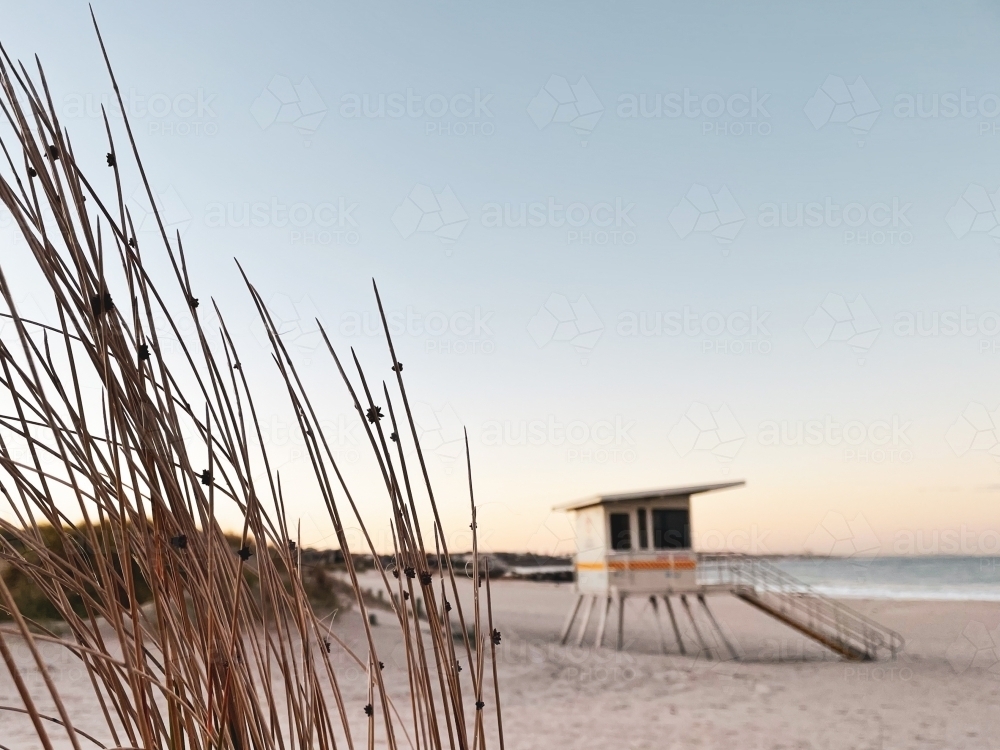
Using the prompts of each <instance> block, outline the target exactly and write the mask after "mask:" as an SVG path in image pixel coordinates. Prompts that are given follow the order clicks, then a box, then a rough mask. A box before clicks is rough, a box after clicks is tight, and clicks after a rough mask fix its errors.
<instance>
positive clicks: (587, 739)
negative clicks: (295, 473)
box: [0, 573, 1000, 750]
mask: <svg viewBox="0 0 1000 750" xmlns="http://www.w3.org/2000/svg"><path fill="white" fill-rule="evenodd" d="M365 580H366V585H367V584H368V583H370V584H371V585H372V586H374V582H375V579H374V578H373V577H372V576H371V574H370V573H369V574H366V576H365ZM462 584H463V591H462V598H463V606H464V607H469V606H470V605H471V585H470V584H469V582H468V581H463V582H462ZM492 588H493V607H494V620H495V625H496V627H498V628H499V629H500V630H501V632H502V634H503V641H502V643H501V646H500V648H499V652H498V661H499V676H500V690H501V698H502V705H503V716H504V739H505V744H506V747H507V748H510V749H511V750H522V749H524V750H527V749H529V748H530V749H532V750H534V749H536V748H537V749H539V750H540V749H543V748H580V749H581V750H582V749H588V750H589V749H590V748H593V749H595V750H597V749H598V748H601V749H603V748H629V749H632V748H635V749H638V748H658V749H659V748H674V747H677V748H680V747H697V748H721V749H724V750H735V749H736V748H739V750H747V749H749V748H776V749H777V748H824V749H825V748H851V749H852V750H856V749H858V748H947V749H948V750H959V749H964V748H977V749H981V750H986V749H988V748H989V749H992V748H1000V711H998V707H1000V663H998V661H997V659H998V657H1000V637H998V636H1000V630H997V628H998V624H1000V605H998V604H997V603H991V602H975V601H948V602H935V601H862V600H851V601H849V602H848V604H849V605H850V606H852V607H854V608H856V609H857V610H859V611H860V612H862V613H864V614H866V615H868V616H870V617H872V618H874V619H876V620H877V621H879V622H881V623H883V624H885V625H886V626H888V627H891V628H894V629H895V630H898V631H899V632H900V633H901V634H902V635H903V636H904V637H905V638H906V647H905V650H904V651H903V653H902V654H900V656H899V657H898V658H897V659H896V660H895V661H890V660H888V659H885V660H882V661H878V662H871V663H861V664H859V663H849V662H845V661H842V660H841V659H839V658H837V657H835V656H833V655H832V654H830V653H829V652H827V651H825V650H824V649H823V648H821V647H819V646H818V645H816V644H814V643H812V642H811V641H808V640H806V639H805V638H803V637H802V636H800V635H798V634H797V633H796V632H794V631H792V630H790V629H789V628H787V627H785V626H783V625H781V624H780V623H778V622H776V621H774V620H772V619H770V618H768V617H767V616H765V615H763V614H762V613H760V612H758V611H756V610H754V609H753V608H751V607H750V606H749V605H747V604H745V603H743V602H741V601H738V600H736V599H735V598H732V597H729V596H715V597H710V598H709V604H710V606H711V607H712V609H713V611H714V613H715V615H716V617H717V618H718V620H719V621H720V624H721V625H722V627H723V629H724V631H725V632H726V633H727V635H728V636H729V638H730V640H731V641H733V643H734V645H735V646H736V647H737V649H738V650H739V652H740V653H741V658H740V659H739V660H725V661H721V660H708V659H705V658H694V657H691V656H681V655H679V654H677V653H670V654H667V655H663V654H661V653H659V648H660V647H659V640H658V636H657V629H656V625H655V621H654V620H653V617H652V612H651V608H650V606H649V604H648V602H642V601H638V600H632V601H629V602H628V604H627V608H626V617H625V641H626V645H627V649H626V650H625V651H623V652H620V653H618V652H615V651H614V650H613V649H611V648H607V647H605V648H603V649H594V648H592V647H583V648H576V647H573V646H560V645H559V644H558V634H559V630H560V628H561V625H562V622H563V619H564V617H565V614H566V611H567V609H568V607H569V606H570V603H571V602H572V601H573V596H574V594H573V587H572V584H551V583H532V582H523V581H507V580H500V581H494V582H493V583H492ZM483 591H484V593H485V590H483ZM376 616H377V618H378V619H379V622H380V624H379V626H378V627H376V628H375V633H376V638H377V641H378V648H379V652H380V653H379V656H380V658H381V659H382V660H383V661H384V662H385V664H386V668H385V672H384V674H385V675H386V678H387V680H388V681H389V682H390V683H391V684H392V685H394V687H393V690H392V692H393V695H394V696H395V700H396V701H397V705H398V706H399V710H400V712H401V713H403V714H404V716H406V715H408V712H407V711H406V702H405V700H404V695H405V694H404V693H403V692H402V687H403V682H405V669H404V668H403V664H404V662H403V661H402V659H401V653H402V650H401V646H400V644H399V636H398V635H397V630H396V628H395V627H394V626H393V625H392V623H391V622H390V621H389V616H390V615H389V613H388V612H387V611H380V612H377V613H376ZM596 619H597V618H596V616H595V617H593V618H592V621H591V627H590V631H589V634H588V638H587V643H592V642H593V635H594V631H595V629H596V628H595V625H596ZM611 619H612V624H611V625H609V634H608V635H609V636H610V637H608V638H606V641H605V643H606V644H613V643H614V636H615V628H614V626H613V620H614V618H611ZM334 622H335V625H334V632H335V633H336V634H337V635H338V637H339V638H341V639H343V640H344V641H345V642H347V643H348V644H351V645H352V646H354V647H361V646H362V644H363V629H362V626H361V621H360V618H359V617H358V616H357V614H356V612H353V611H352V612H347V613H338V615H337V616H336V617H335V618H334ZM578 622H579V620H578ZM683 622H684V618H682V623H683ZM689 627H690V626H685V632H686V634H687V637H686V642H687V643H688V644H689V646H690V647H693V645H694V643H695V640H694V636H693V633H691V632H690V630H689ZM484 629H485V624H484ZM988 631H995V632H994V633H993V636H992V637H993V638H994V639H995V641H996V643H995V645H994V644H991V642H990V640H989V638H990V636H989V634H988ZM983 634H986V640H985V641H983V640H982V638H983ZM574 635H575V631H574ZM667 635H668V638H669V632H668V633H667ZM706 635H707V633H706ZM571 640H572V639H571ZM669 643H670V648H671V650H672V651H675V652H676V645H675V644H674V643H673V640H672V638H670V641H669ZM12 645H14V646H15V649H16V653H17V654H18V658H19V659H20V660H21V664H23V665H28V664H29V659H28V656H27V654H26V652H25V650H24V649H23V647H22V646H20V645H17V644H16V643H14V639H12ZM456 647H457V648H459V649H460V650H463V649H464V646H461V644H459V643H458V642H456ZM994 648H995V649H996V650H994ZM45 653H46V658H47V659H48V660H49V661H50V663H51V664H52V666H53V668H54V673H55V676H56V679H57V684H58V685H59V687H60V689H61V690H62V691H63V695H64V699H65V700H66V702H67V704H68V706H69V707H70V710H71V711H72V712H73V715H74V717H79V721H78V724H79V725H80V728H82V729H84V730H87V731H94V730H98V731H99V729H100V726H101V723H100V721H98V720H97V716H95V715H94V713H93V708H94V703H93V700H92V698H90V697H89V695H88V691H89V685H88V684H87V683H86V681H85V678H84V677H83V675H82V673H80V671H79V669H78V668H77V667H75V666H74V665H73V663H72V659H71V658H67V657H65V655H63V656H60V655H59V651H58V649H57V648H56V647H53V646H48V647H46V649H45ZM359 653H363V648H359ZM334 661H335V667H336V669H337V670H338V675H339V680H340V682H341V688H342V690H343V692H344V694H345V697H346V699H347V701H348V706H349V707H348V711H349V712H350V713H354V712H356V713H357V715H358V717H359V718H360V717H362V711H363V708H362V707H363V705H364V703H365V702H366V696H365V679H364V675H363V673H362V671H361V670H360V669H358V668H357V667H356V666H355V665H354V664H353V662H352V661H351V660H350V659H349V658H348V657H346V656H345V655H344V654H343V653H342V652H341V651H339V650H338V649H337V648H336V647H335V648H334ZM463 661H464V659H463ZM0 674H2V675H3V677H2V678H0V703H2V704H4V705H20V700H19V699H18V697H17V695H16V693H15V691H14V689H13V685H12V684H11V682H10V679H9V677H8V676H7V675H6V673H5V671H3V670H0ZM25 674H26V677H27V678H28V680H29V683H30V684H31V685H32V690H33V692H34V693H35V694H37V695H38V696H39V702H40V704H41V705H43V706H46V705H49V704H50V701H48V700H46V699H45V697H44V695H45V693H44V687H43V686H42V684H41V682H40V680H39V679H38V678H37V674H34V673H33V670H31V669H30V668H29V669H27V670H25ZM466 674H467V672H466ZM487 681H488V680H487ZM466 685H467V687H468V683H466ZM484 692H485V694H486V695H485V698H484V700H485V701H486V703H487V707H486V709H485V716H486V719H487V725H488V726H489V727H490V730H491V731H492V729H493V727H494V725H495V708H494V704H493V699H492V690H491V689H486V690H485V691H484ZM473 700H474V699H473V698H471V697H470V698H469V703H470V704H471V703H472V701H473ZM0 726H2V727H4V729H3V730H2V731H0V745H3V746H6V747H10V748H18V749H20V748H35V747H37V746H38V744H37V740H36V739H34V735H33V733H32V731H31V728H30V725H29V723H28V722H27V720H26V719H24V720H22V719H21V718H17V717H12V716H11V715H9V714H8V715H5V716H2V717H0ZM362 726H363V721H360V720H359V721H358V722H357V729H356V730H355V731H356V732H360V731H361V730H362ZM53 729H54V730H58V727H53ZM411 729H412V727H411ZM53 734H54V736H58V731H56V732H54V733H53ZM99 736H100V737H101V738H102V739H103V733H102V734H100V735H99ZM490 736H491V735H490V734H489V732H488V733H487V737H488V738H489V737H490ZM493 736H495V734H494V735H493ZM355 740H356V742H357V740H358V737H356V738H355ZM400 743H401V746H405V744H406V741H405V738H403V737H401V738H400ZM489 744H490V746H491V747H496V746H497V745H496V742H495V741H492V742H490V743H489ZM361 745H362V746H363V742H362V743H361ZM58 746H59V747H68V744H64V743H62V742H60V743H58ZM83 746H84V747H85V746H87V743H83Z"/></svg>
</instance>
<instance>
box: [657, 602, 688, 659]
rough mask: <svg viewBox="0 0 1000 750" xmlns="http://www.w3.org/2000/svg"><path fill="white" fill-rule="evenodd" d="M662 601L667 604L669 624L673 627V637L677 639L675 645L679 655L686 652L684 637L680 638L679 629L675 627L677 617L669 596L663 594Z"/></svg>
mask: <svg viewBox="0 0 1000 750" xmlns="http://www.w3.org/2000/svg"><path fill="white" fill-rule="evenodd" d="M663 601H664V602H665V603H666V605H667V614H669V615H670V624H671V625H672V626H673V628H674V638H676V639H677V647H678V648H679V649H680V651H681V655H685V654H687V649H685V648H684V639H683V638H681V629H680V628H679V627H677V618H676V617H674V606H673V605H672V604H671V603H670V597H669V596H664V597H663Z"/></svg>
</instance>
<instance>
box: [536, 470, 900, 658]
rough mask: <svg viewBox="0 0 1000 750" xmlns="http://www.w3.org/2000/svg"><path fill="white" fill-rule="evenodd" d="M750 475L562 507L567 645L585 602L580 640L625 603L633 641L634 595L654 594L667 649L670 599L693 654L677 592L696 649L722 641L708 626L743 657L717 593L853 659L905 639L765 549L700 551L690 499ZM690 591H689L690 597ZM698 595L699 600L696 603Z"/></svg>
mask: <svg viewBox="0 0 1000 750" xmlns="http://www.w3.org/2000/svg"><path fill="white" fill-rule="evenodd" d="M744 484H745V482H744V481H742V480H740V481H733V482H721V483H717V484H703V485H694V486H687V487H670V488H665V489H658V490H649V491H646V492H630V493H624V494H616V495H594V496H592V497H589V498H586V499H584V500H578V501H575V502H571V503H566V504H564V505H558V506H556V507H555V508H554V510H563V511H568V512H570V513H572V514H573V516H574V518H573V524H574V527H575V530H576V545H577V549H576V559H575V564H574V567H575V572H576V591H577V596H576V598H575V600H574V602H573V605H572V606H571V608H570V611H569V614H568V615H567V617H566V622H565V624H564V625H563V629H562V633H561V635H560V641H561V643H563V644H565V643H566V641H567V640H568V638H569V636H570V632H571V630H572V628H573V623H574V621H575V620H576V618H577V615H578V614H579V612H580V608H581V606H584V610H583V619H582V621H581V623H580V626H579V630H578V631H577V635H576V639H575V644H576V645H577V646H580V645H582V644H583V640H584V637H585V636H586V634H587V626H588V624H589V622H590V618H591V616H592V614H593V610H594V607H595V605H597V606H598V607H599V619H598V625H597V635H596V638H595V645H596V646H597V647H598V648H600V647H601V646H602V645H603V643H604V634H605V630H606V628H607V622H608V614H609V612H610V610H611V607H612V605H613V604H617V610H618V611H617V615H618V617H617V620H618V623H617V624H618V627H617V648H618V649H619V650H621V649H622V648H623V645H624V630H625V621H624V620H625V599H626V598H628V597H643V598H648V600H649V602H650V603H651V604H652V607H653V614H654V618H655V620H656V624H657V628H658V629H659V636H660V643H661V647H662V649H663V651H664V653H666V652H667V651H668V647H667V639H666V638H665V636H664V629H663V627H662V621H661V617H660V610H659V606H658V601H659V600H661V599H662V601H663V604H664V609H665V611H666V613H667V615H668V617H669V621H670V625H671V630H672V631H673V635H674V638H675V641H676V644H677V650H678V651H679V652H680V653H681V654H686V653H687V652H688V648H687V647H686V646H685V643H684V639H683V638H682V635H681V627H680V625H679V623H678V614H677V611H676V610H675V607H674V604H673V601H672V599H671V597H677V598H678V600H679V603H680V609H681V610H682V611H683V614H684V615H686V617H687V620H688V622H689V623H690V626H691V628H690V630H689V638H690V633H693V634H694V640H695V641H696V651H697V653H699V654H703V655H704V656H706V657H707V658H713V648H712V647H711V646H710V645H709V643H708V640H707V639H706V637H705V636H706V634H705V632H703V631H704V630H705V629H706V628H710V629H711V630H712V631H714V633H715V637H714V638H710V639H711V640H713V641H715V642H716V643H717V644H722V645H724V646H725V652H722V649H721V646H717V648H716V649H714V651H715V655H716V656H718V657H719V658H727V657H728V658H733V659H736V658H739V656H738V652H737V650H736V648H735V647H734V646H733V644H732V643H731V641H730V640H729V639H728V638H727V637H726V635H725V633H724V632H723V630H722V628H721V627H720V626H719V623H718V621H717V620H716V619H715V616H714V615H713V614H712V610H711V609H710V608H709V606H708V602H707V600H706V596H707V595H708V594H728V595H733V596H736V597H738V598H739V599H742V600H743V601H745V602H747V603H748V604H750V605H752V606H754V607H756V608H757V609H759V610H761V611H763V612H765V613H767V614H768V615H771V616H772V617H775V618H777V619H778V620H780V621H781V622H783V623H785V624H786V625H788V626H789V627H792V628H794V629H795V630H798V631H799V632H800V633H802V634H803V635H806V636H807V637H809V638H812V639H813V640H815V641H818V642H819V643H821V644H822V645H824V646H826V647H827V648H829V649H831V650H833V651H835V652H836V653H838V654H840V655H841V656H843V657H844V658H846V659H851V660H870V659H875V658H877V656H878V652H879V650H880V649H883V648H884V649H887V650H888V651H889V652H890V653H891V655H892V656H893V657H895V655H896V654H897V653H898V651H899V650H900V649H902V646H903V639H902V637H901V636H900V635H899V634H898V633H896V632H895V631H892V630H889V629H888V628H885V627H883V626H881V625H879V624H878V623H876V622H874V621H872V620H870V619H868V618H867V617H865V616H864V615H862V614H860V613H858V612H855V611H854V610H852V609H850V608H849V607H847V606H845V605H843V604H841V603H840V602H838V601H835V600H833V599H830V598H828V597H825V596H822V595H821V594H819V593H817V592H816V591H814V590H813V589H812V588H810V587H809V586H808V585H806V584H805V583H803V582H801V581H799V580H797V579H795V578H793V577H792V576H790V575H788V574H787V573H785V572H784V571H782V570H781V569H780V568H778V567H777V566H776V565H774V564H772V563H770V562H768V561H767V560H765V559H764V558H761V557H753V556H750V555H740V554H699V553H697V552H695V550H693V549H692V545H691V498H692V497H693V496H695V495H700V494H703V493H706V492H715V491H718V490H726V489H732V488H736V487H742V486H743V485H744ZM689 597H690V599H689ZM692 600H693V601H694V602H695V604H694V605H692ZM693 606H694V607H698V606H700V607H701V609H702V611H703V612H704V614H705V618H706V619H702V625H701V626H699V625H698V618H697V617H696V616H695V613H694V611H692V609H693Z"/></svg>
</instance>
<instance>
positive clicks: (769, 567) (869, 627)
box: [698, 554, 904, 661]
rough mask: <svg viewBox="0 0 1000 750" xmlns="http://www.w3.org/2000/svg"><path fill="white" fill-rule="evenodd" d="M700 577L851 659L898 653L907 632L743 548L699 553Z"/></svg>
mask: <svg viewBox="0 0 1000 750" xmlns="http://www.w3.org/2000/svg"><path fill="white" fill-rule="evenodd" d="M698 583H699V584H700V585H703V586H705V587H706V588H709V589H717V590H718V589H720V588H725V589H729V590H730V591H731V592H732V593H733V594H734V595H735V596H737V597H738V598H740V599H742V600H743V601H745V602H746V603H747V604H750V605H752V606H754V607H756V608H757V609H759V610H761V611H762V612H765V613H766V614H768V615H770V616H771V617H774V618H775V619H777V620H780V621H781V622H783V623H784V624H785V625H788V626H789V627H791V628H794V629H795V630H797V631H799V632H800V633H802V634H803V635H805V636H807V637H809V638H812V639H813V640H814V641H816V642H818V643H820V644H822V645H823V646H825V647H826V648H828V649H830V650H831V651H833V652H835V653H837V654H839V655H840V656H842V657H844V658H845V659H848V660H850V661H871V660H874V659H877V658H878V657H879V653H880V652H888V653H889V655H890V657H891V658H893V659H895V658H896V654H898V653H899V652H900V651H901V650H902V648H903V645H904V641H903V637H902V636H901V635H900V634H899V633H897V632H896V631H894V630H891V629H889V628H887V627H884V626H883V625H880V624H879V623H877V622H875V621H874V620H872V619H870V618H868V617H865V616H864V615H862V614H861V613H860V612H856V611H855V610H853V609H851V608H850V607H848V606H846V605H845V604H842V603H841V602H839V601H837V600H836V599H831V598H830V597H828V596H824V595H823V594H820V593H819V592H817V591H816V590H815V589H813V588H812V587H811V586H809V585H808V584H806V583H803V582H802V581H800V580H799V579H797V578H795V577H794V576H791V575H789V574H788V573H786V572H785V571H783V570H781V568H779V567H778V566H776V565H774V564H773V563H771V562H768V561H767V560H766V559H763V558H760V557H754V556H750V555H740V554H701V555H699V556H698Z"/></svg>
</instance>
